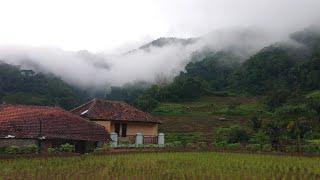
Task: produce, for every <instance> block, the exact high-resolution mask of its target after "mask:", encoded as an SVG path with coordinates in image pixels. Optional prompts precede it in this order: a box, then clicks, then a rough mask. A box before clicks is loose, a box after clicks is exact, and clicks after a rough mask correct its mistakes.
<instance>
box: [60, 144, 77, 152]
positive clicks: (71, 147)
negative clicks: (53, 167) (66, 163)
mask: <svg viewBox="0 0 320 180" xmlns="http://www.w3.org/2000/svg"><path fill="white" fill-rule="evenodd" d="M59 151H60V152H74V151H75V147H74V145H71V144H69V143H66V144H61V145H60V146H59Z"/></svg>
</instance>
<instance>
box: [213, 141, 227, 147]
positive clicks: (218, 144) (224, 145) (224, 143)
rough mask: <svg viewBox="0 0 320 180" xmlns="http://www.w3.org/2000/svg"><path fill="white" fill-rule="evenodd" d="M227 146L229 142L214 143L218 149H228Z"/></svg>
mask: <svg viewBox="0 0 320 180" xmlns="http://www.w3.org/2000/svg"><path fill="white" fill-rule="evenodd" d="M227 145H228V142H227V141H218V142H214V143H213V146H214V147H218V148H222V147H226V146H227Z"/></svg>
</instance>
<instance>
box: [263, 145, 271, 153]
mask: <svg viewBox="0 0 320 180" xmlns="http://www.w3.org/2000/svg"><path fill="white" fill-rule="evenodd" d="M262 151H265V152H271V151H272V145H271V144H264V145H263V146H262Z"/></svg>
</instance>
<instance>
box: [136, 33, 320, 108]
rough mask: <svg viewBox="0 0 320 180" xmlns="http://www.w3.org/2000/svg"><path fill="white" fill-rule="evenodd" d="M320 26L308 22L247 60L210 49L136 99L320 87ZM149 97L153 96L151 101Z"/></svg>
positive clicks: (297, 91)
mask: <svg viewBox="0 0 320 180" xmlns="http://www.w3.org/2000/svg"><path fill="white" fill-rule="evenodd" d="M319 32H320V30H319V29H317V28H313V27H312V28H307V29H305V30H304V31H301V32H296V33H294V34H292V35H291V41H292V42H290V43H289V42H286V43H281V42H280V43H276V44H273V45H270V46H268V47H265V48H263V49H262V50H260V51H259V52H258V53H256V54H254V55H253V56H251V57H250V58H249V59H247V60H245V61H244V62H242V61H241V58H240V57H237V56H236V55H234V53H233V52H232V51H219V52H211V53H208V54H207V55H206V57H205V58H203V59H201V60H198V61H191V62H190V63H189V64H187V66H186V67H185V71H184V72H181V73H180V75H178V76H177V77H175V79H174V80H173V82H172V83H170V84H168V85H165V86H160V85H153V86H152V87H151V88H149V89H148V90H146V91H145V93H144V94H143V95H141V96H140V97H139V98H138V99H137V100H136V104H137V105H138V106H141V107H142V108H143V107H149V106H150V105H145V104H146V103H147V104H151V102H153V103H154V102H156V101H158V102H181V101H185V100H192V99H196V98H199V97H201V96H203V95H218V96H227V95H230V94H242V95H249V96H250V95H251V96H256V95H269V94H272V93H273V94H274V93H276V92H283V91H286V92H288V93H286V94H287V95H288V96H289V95H290V94H293V93H294V94H303V93H304V92H305V91H313V90H317V89H319V88H320V33H319ZM148 99H149V101H150V102H149V101H148Z"/></svg>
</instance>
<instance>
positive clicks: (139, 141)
mask: <svg viewBox="0 0 320 180" xmlns="http://www.w3.org/2000/svg"><path fill="white" fill-rule="evenodd" d="M142 144H143V136H142V134H141V133H137V134H136V147H139V146H141V145H142Z"/></svg>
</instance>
